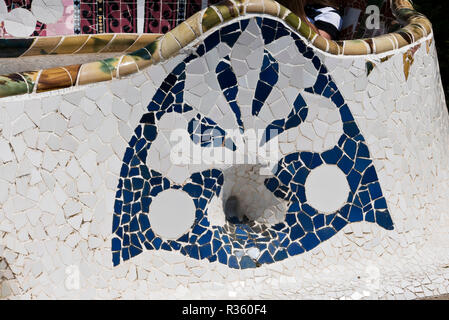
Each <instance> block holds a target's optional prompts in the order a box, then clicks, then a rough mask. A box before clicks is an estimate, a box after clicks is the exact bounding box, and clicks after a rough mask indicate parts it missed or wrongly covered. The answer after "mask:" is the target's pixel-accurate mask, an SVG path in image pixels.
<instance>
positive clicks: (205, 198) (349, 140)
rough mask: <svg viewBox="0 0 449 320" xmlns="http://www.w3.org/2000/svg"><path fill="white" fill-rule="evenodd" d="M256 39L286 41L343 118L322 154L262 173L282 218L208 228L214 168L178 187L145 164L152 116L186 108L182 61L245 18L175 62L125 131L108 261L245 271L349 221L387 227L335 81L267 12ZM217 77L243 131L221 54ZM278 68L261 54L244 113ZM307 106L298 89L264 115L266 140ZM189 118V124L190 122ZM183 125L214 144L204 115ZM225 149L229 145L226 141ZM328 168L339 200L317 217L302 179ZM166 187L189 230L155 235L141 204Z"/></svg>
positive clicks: (216, 188) (225, 38)
mask: <svg viewBox="0 0 449 320" xmlns="http://www.w3.org/2000/svg"><path fill="white" fill-rule="evenodd" d="M255 19H256V22H257V24H258V26H259V28H260V30H261V34H262V37H263V40H264V42H265V45H267V44H270V43H271V42H273V41H275V40H277V39H279V38H281V37H292V38H293V39H294V42H295V44H296V47H297V49H298V54H301V55H303V56H304V57H305V58H306V59H309V60H310V61H312V63H313V65H314V67H315V68H316V70H317V71H318V76H317V79H316V81H315V83H314V85H313V86H311V87H309V88H305V91H306V92H308V93H310V94H314V95H318V96H321V97H324V98H326V99H329V100H330V101H331V102H332V104H333V105H334V106H335V108H337V109H338V110H339V113H340V116H341V121H342V123H343V134H342V135H341V137H340V139H339V141H338V143H337V145H335V146H334V147H333V148H331V149H328V150H327V151H324V152H322V153H314V152H295V153H291V154H288V155H287V156H285V157H284V158H282V159H281V160H280V161H279V163H278V166H277V169H276V172H275V173H274V174H273V176H271V177H270V176H269V177H267V179H266V180H265V187H266V188H267V189H268V190H269V191H270V192H272V193H273V194H274V195H275V196H276V197H278V198H280V199H284V200H286V201H288V212H287V214H286V218H285V221H283V222H282V223H278V224H275V225H256V224H251V223H239V222H238V221H236V222H235V223H233V224H230V223H228V224H226V225H225V226H214V225H211V224H210V222H209V219H208V214H207V207H208V204H209V203H210V201H211V199H212V198H213V197H217V196H218V195H219V194H220V191H221V189H222V186H223V183H224V175H223V172H222V171H221V170H219V169H209V170H205V171H202V172H196V173H193V174H192V175H191V176H190V178H189V179H188V180H187V182H186V183H184V184H183V185H179V184H176V183H174V182H172V181H170V179H168V178H166V177H164V176H163V175H162V174H161V173H159V172H157V171H155V170H152V169H151V168H149V167H148V166H147V165H146V158H147V153H148V151H149V150H150V148H151V145H152V143H153V142H154V141H155V139H156V137H157V135H158V128H157V121H158V120H160V119H161V118H162V117H163V116H164V115H165V114H166V113H170V112H176V113H185V112H187V111H191V110H193V108H192V107H191V106H189V105H188V104H186V103H185V102H184V96H183V93H184V84H185V79H186V66H187V65H188V64H189V63H190V62H192V61H193V60H195V59H197V58H199V57H202V56H203V55H204V54H205V53H206V52H208V51H210V50H212V49H213V48H215V47H216V46H217V45H218V44H219V43H220V42H225V43H227V44H228V45H229V46H230V47H231V48H232V47H233V46H234V44H235V43H236V41H237V39H238V37H239V36H240V34H241V33H242V32H243V31H244V30H245V28H246V27H247V26H248V23H249V21H250V19H245V20H241V21H238V22H235V23H233V24H230V25H228V26H225V27H222V28H221V29H220V30H217V31H215V32H213V33H212V34H211V35H209V36H208V37H207V38H206V39H205V40H204V43H202V44H201V45H200V46H199V47H198V48H197V50H196V52H195V53H194V54H191V55H190V56H188V57H187V58H185V59H184V60H183V61H182V62H181V63H179V64H178V65H177V66H176V67H175V68H174V69H173V71H172V72H171V73H170V74H169V75H168V76H167V77H166V78H165V80H164V81H163V83H162V84H161V86H160V88H159V89H158V90H157V92H156V93H155V95H154V97H153V99H152V101H151V102H150V103H149V105H148V113H146V114H144V115H143V117H142V119H141V121H140V124H139V125H138V126H137V128H136V129H135V131H134V135H133V137H132V138H131V140H130V141H129V145H128V147H127V148H126V150H125V154H124V156H123V165H122V168H121V172H120V179H119V183H118V187H117V193H116V200H115V205H114V215H113V226H112V231H113V234H114V237H113V239H112V260H113V264H114V265H118V264H119V263H120V262H121V261H126V260H128V259H130V258H132V257H134V256H136V255H138V254H140V253H142V252H143V251H144V250H161V249H162V250H166V251H179V252H180V254H183V255H186V256H189V257H191V258H194V259H208V260H209V261H210V262H214V261H218V262H220V263H222V264H226V265H227V266H229V267H230V268H235V269H246V268H255V267H258V266H260V265H263V264H269V263H273V262H276V261H281V260H284V259H287V258H288V257H291V256H295V255H298V254H301V253H303V252H306V251H309V250H311V249H313V248H315V247H316V246H318V245H319V244H320V243H322V242H323V241H326V240H328V239H329V238H331V237H332V236H334V235H335V234H336V233H337V232H339V231H340V230H341V229H342V228H343V227H345V226H346V225H348V224H350V223H354V222H360V221H367V222H372V223H376V224H378V225H379V226H380V227H382V228H385V229H387V230H392V229H393V222H392V219H391V217H390V214H389V212H388V208H387V203H386V201H385V198H384V197H383V195H382V190H381V187H380V184H379V179H378V177H377V174H376V169H375V168H374V165H373V161H372V159H371V157H370V153H369V150H368V146H367V144H366V142H365V140H364V138H363V136H362V134H361V133H360V130H359V128H358V126H357V124H356V122H355V120H354V118H353V116H352V114H351V111H350V109H349V107H348V105H347V104H346V103H345V100H344V98H343V96H342V95H341V93H340V91H339V89H338V88H337V85H336V84H335V82H334V81H333V80H332V78H331V76H330V75H329V74H328V71H327V69H326V66H325V65H324V64H322V63H321V61H320V59H319V58H318V57H317V56H316V55H315V53H314V51H313V49H312V48H310V47H308V46H306V44H305V43H304V42H303V41H302V40H301V39H300V38H299V36H297V35H296V34H295V33H294V32H292V31H290V29H288V28H287V27H285V26H284V25H283V24H282V23H280V22H278V21H275V20H272V19H269V18H255ZM215 72H216V75H217V80H218V83H219V85H220V88H221V90H222V92H223V94H224V95H225V98H226V101H227V102H228V104H229V107H230V109H229V110H230V112H233V114H234V115H235V120H236V123H237V125H238V127H239V129H240V130H241V131H244V130H245V128H244V126H243V122H242V120H241V111H240V107H239V105H238V104H237V101H236V96H237V92H238V84H237V79H236V76H235V74H234V71H233V69H232V67H231V64H230V61H229V57H225V58H223V59H222V60H221V61H219V63H218V65H217V67H216V70H215ZM278 72H279V64H278V62H277V61H276V59H275V58H274V57H273V56H272V55H271V54H270V52H268V51H267V50H265V51H264V57H263V63H262V67H261V70H260V75H259V80H258V82H257V86H256V90H255V94H254V99H253V103H252V114H253V115H254V116H257V115H258V114H259V112H260V110H261V109H262V108H263V107H264V103H265V101H266V99H267V97H268V95H269V94H270V92H271V90H272V87H273V86H274V85H275V84H276V83H277V81H278ZM308 108H309V107H308V106H307V103H306V102H305V101H304V99H303V97H302V96H301V94H298V96H297V98H296V100H295V101H294V103H293V106H292V110H291V112H290V113H289V115H288V116H287V118H285V119H274V120H273V121H272V122H271V123H270V124H269V125H268V127H267V128H266V138H267V140H269V139H271V138H273V137H271V136H268V135H269V133H270V132H272V131H270V129H276V130H277V132H278V134H280V133H281V132H283V131H285V130H288V129H290V128H293V127H297V126H299V125H300V124H301V123H302V122H303V121H304V120H305V119H306V118H307V113H308ZM193 120H195V121H193ZM211 128H213V129H214V132H217V134H218V137H217V136H210V135H209V136H205V135H204V134H203V133H204V130H205V129H211ZM188 131H189V133H190V137H191V139H192V141H193V142H194V143H197V144H201V146H202V147H211V146H213V145H214V143H215V141H223V139H224V137H225V130H224V129H222V128H220V127H219V126H218V124H217V123H215V122H214V121H213V120H212V119H209V118H207V117H204V116H202V115H201V114H198V115H197V116H196V118H195V119H192V121H191V122H189V126H188ZM226 145H227V147H228V148H230V149H232V150H235V145H234V144H233V143H232V142H231V141H228V142H227V143H226ZM323 164H327V165H334V166H337V167H338V168H339V169H340V170H341V171H342V172H343V173H344V174H345V176H346V179H347V182H348V185H349V188H350V192H349V194H348V198H347V202H346V204H344V205H343V207H341V208H340V209H339V210H337V211H335V212H333V213H326V214H325V213H321V212H319V211H318V210H316V209H314V208H313V207H312V206H310V205H309V204H308V203H307V199H306V193H305V187H304V185H305V182H306V179H307V177H308V175H309V173H310V172H311V171H312V170H313V169H315V168H318V167H319V166H321V165H323ZM168 189H178V190H182V191H183V192H185V193H186V194H188V195H189V196H190V197H191V198H192V199H193V202H194V204H195V208H196V212H195V221H194V224H193V225H192V228H191V230H189V231H188V232H187V233H186V234H184V235H182V236H181V237H179V238H178V239H176V240H164V239H162V238H160V237H158V236H157V235H156V234H155V233H154V232H153V230H152V228H151V225H150V220H149V215H151V212H150V211H151V210H150V205H151V202H152V200H153V199H154V198H155V197H157V196H158V194H159V193H161V192H163V191H164V190H168ZM250 248H257V249H258V250H259V252H260V254H259V255H258V257H257V258H251V257H250V256H248V255H246V254H244V255H243V256H242V255H238V256H237V255H236V254H235V251H236V250H239V249H245V250H248V249H250Z"/></svg>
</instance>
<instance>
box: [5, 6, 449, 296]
mask: <svg viewBox="0 0 449 320" xmlns="http://www.w3.org/2000/svg"><path fill="white" fill-rule="evenodd" d="M369 3H370V4H371V2H369ZM373 3H374V2H373ZM376 3H377V4H385V2H383V1H377V2H376ZM364 5H365V6H366V5H367V3H365V2H364ZM382 10H383V11H382V12H383V14H382V19H381V20H382V21H383V22H382V28H383V30H395V31H392V32H390V33H386V34H379V35H378V34H377V33H376V34H371V36H375V37H372V38H364V39H354V40H351V39H352V38H356V37H357V35H358V34H364V35H367V34H368V33H370V32H373V31H372V30H371V29H366V30H362V29H363V28H362V27H363V23H362V26H361V27H360V21H363V19H366V18H367V17H366V16H364V18H363V19H362V20H360V21H359V20H356V21H357V22H356V23H355V22H354V23H353V24H347V26H348V27H347V30H349V31H351V30H352V31H351V32H349V31H347V33H346V35H347V38H348V40H340V41H328V40H326V39H324V38H322V37H320V36H318V35H316V34H315V33H314V32H313V31H312V30H311V29H309V28H308V26H307V25H306V24H304V23H302V22H301V21H300V19H299V18H298V17H297V16H295V15H294V14H292V13H291V12H290V11H289V10H288V9H286V8H284V7H283V6H280V5H279V4H278V3H276V2H274V1H272V0H249V1H225V2H221V3H218V4H214V5H211V6H209V7H207V8H205V9H203V10H201V11H200V12H197V13H195V14H193V15H192V16H191V17H190V18H188V19H187V20H186V21H184V22H181V23H179V24H177V26H176V27H174V28H173V29H171V30H170V31H167V32H166V33H164V34H163V35H145V34H142V35H140V34H139V35H130V37H128V38H127V39H131V40H130V42H127V43H128V44H126V45H125V44H123V45H119V46H117V48H119V49H117V50H115V49H114V50H113V49H110V51H109V52H106V53H105V52H103V53H102V52H101V50H99V49H98V48H99V47H98V46H95V40H94V39H95V38H94V36H88V35H81V36H73V37H67V38H65V37H62V36H61V38H60V40H59V42H58V43H60V44H62V43H64V41H67V43H72V44H76V45H75V47H77V50H74V51H73V52H71V53H72V54H69V55H68V54H67V53H70V52H68V51H64V50H62V49H61V50H62V52H57V49H55V48H57V47H58V46H56V47H53V49H52V50H50V51H54V54H53V55H51V54H50V55H49V54H48V53H49V51H47V50H44V52H39V51H38V50H34V51H33V52H34V54H30V58H31V57H34V58H35V59H37V60H36V61H37V62H36V63H37V65H38V66H40V67H41V68H43V69H40V70H38V68H37V69H35V71H24V68H25V67H24V66H28V65H27V63H28V62H27V60H24V59H26V58H25V57H22V54H20V55H16V56H15V57H16V58H14V55H13V52H15V51H14V50H16V49H14V50H11V51H10V52H11V55H9V56H6V54H5V56H4V57H3V59H4V60H3V61H16V62H17V63H16V65H11V64H9V63H4V64H3V63H2V64H0V70H9V72H1V73H4V74H5V75H3V76H0V96H1V97H2V98H1V99H0V128H1V138H0V157H1V164H0V203H1V209H0V239H1V240H0V258H1V260H0V270H2V277H3V281H2V283H1V291H0V292H1V294H2V297H5V298H46V297H52V298H85V299H88V298H125V299H134V298H144V299H147V298H150V299H151V298H154V299H158V298H166V297H173V298H194V299H201V298H286V297H294V298H297V299H301V298H302V299H304V298H326V299H361V298H367V299H392V298H396V299H397V298H406V299H412V298H416V297H423V296H430V295H437V294H444V293H447V292H449V271H448V270H449V268H448V266H449V248H448V243H449V242H448V240H449V239H448V238H449V234H448V232H447V231H448V230H449V217H448V205H449V201H448V197H447V194H448V192H449V170H448V167H449V166H448V165H449V154H448V152H449V149H448V148H447V146H448V145H449V122H448V121H449V117H448V113H447V110H446V106H445V98H444V95H443V90H442V86H441V79H440V75H439V68H438V60H437V55H436V50H435V44H434V43H433V33H432V29H431V25H430V22H429V21H428V20H427V19H426V18H425V17H424V16H423V15H421V14H419V13H418V12H416V11H415V10H413V7H412V6H411V4H410V3H409V2H408V1H405V0H393V1H390V2H389V4H388V6H382ZM360 12H364V10H363V7H361V10H360ZM357 19H359V18H357ZM351 26H352V27H351ZM354 26H355V27H354ZM357 26H359V27H357ZM100 36H101V35H100ZM122 36H124V35H123V34H122V35H120V36H118V37H117V39H125V38H121V37H122ZM79 37H84V38H82V41H80V40H73V42H71V41H72V40H66V39H80V38H79ZM151 37H153V38H151ZM155 37H157V38H156V39H155ZM47 38H48V39H50V38H51V37H47ZM112 38H114V36H112ZM112 38H111V39H112ZM36 39H38V40H36ZM40 39H46V37H37V38H33V40H32V43H33V45H34V44H35V43H38V41H41V40H40ZM111 39H110V40H111ZM114 39H115V38H114ZM136 39H137V40H136ZM138 39H140V40H138ZM11 40H15V39H11ZM22 40H23V39H22ZM45 41H49V40H45ZM45 41H44V42H45ZM111 41H112V40H111ZM117 41H118V40H117ZM44 42H43V43H44ZM81 42H82V43H83V45H85V44H88V43H90V44H89V45H88V46H86V47H85V50H87V51H89V52H83V51H82V50H83V49H82V47H81V48H80V47H79V44H80V43H81ZM148 42H149V43H148ZM10 43H12V42H10ZM16 43H18V42H16ZM45 43H49V42H45ZM123 43H125V42H123ZM136 43H137V44H136ZM33 45H30V47H27V49H25V50H24V53H23V54H25V55H26V52H27V50H30V49H29V48H31V49H32V48H33ZM132 46H134V47H132ZM136 46H139V48H137V47H136ZM11 47H14V48H17V47H18V45H11ZM68 47H70V45H67V48H68ZM106 47H107V45H105V43H102V45H101V48H102V50H103V49H104V48H106ZM61 48H66V47H65V46H62V47H61ZM72 48H74V47H73V46H72ZM131 48H133V49H136V50H134V51H133V50H131ZM55 50H56V51H55ZM80 50H81V51H80ZM117 52H121V55H120V56H113V55H114V54H116V53H117ZM50 53H51V52H50ZM76 53H78V54H76ZM83 54H86V56H84V57H81V56H82V55H83ZM89 54H95V55H96V56H95V57H97V56H102V55H106V54H107V55H108V56H107V58H106V59H103V60H95V61H89V60H90V59H92V56H89ZM109 55H110V56H109ZM103 58H104V57H103ZM40 59H41V60H40ZM52 59H62V60H57V61H52ZM79 59H86V62H84V63H79V62H80V60H79ZM0 61H1V60H0ZM61 61H62V62H64V63H66V64H65V65H64V64H63V65H57V66H53V67H51V68H46V66H50V65H51V64H55V63H58V62H61ZM73 62H76V63H77V64H73ZM67 64H69V65H67ZM6 73H8V74H6Z"/></svg>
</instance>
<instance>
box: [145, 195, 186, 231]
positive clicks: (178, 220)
mask: <svg viewBox="0 0 449 320" xmlns="http://www.w3.org/2000/svg"><path fill="white" fill-rule="evenodd" d="M149 219H150V224H151V227H152V229H153V231H154V232H155V233H156V234H157V235H158V236H160V237H161V238H164V239H177V238H179V237H180V236H182V235H183V234H184V233H186V232H187V231H188V230H189V229H190V228H191V227H192V225H193V222H194V220H195V204H194V203H193V200H192V198H190V196H189V195H188V194H187V193H185V192H184V191H181V190H175V189H168V190H165V191H162V192H161V193H159V195H158V196H157V197H156V198H154V199H153V201H152V202H151V205H150V214H149Z"/></svg>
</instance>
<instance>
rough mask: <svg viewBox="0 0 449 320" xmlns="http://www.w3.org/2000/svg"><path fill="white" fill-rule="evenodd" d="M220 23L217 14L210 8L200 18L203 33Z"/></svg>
mask: <svg viewBox="0 0 449 320" xmlns="http://www.w3.org/2000/svg"><path fill="white" fill-rule="evenodd" d="M220 22H221V19H220V17H219V16H218V13H217V12H216V11H215V10H214V9H213V8H211V7H209V8H207V9H206V11H204V13H203V16H202V17H201V26H202V30H203V32H206V31H207V30H209V29H211V28H213V27H214V26H216V25H217V24H219V23H220Z"/></svg>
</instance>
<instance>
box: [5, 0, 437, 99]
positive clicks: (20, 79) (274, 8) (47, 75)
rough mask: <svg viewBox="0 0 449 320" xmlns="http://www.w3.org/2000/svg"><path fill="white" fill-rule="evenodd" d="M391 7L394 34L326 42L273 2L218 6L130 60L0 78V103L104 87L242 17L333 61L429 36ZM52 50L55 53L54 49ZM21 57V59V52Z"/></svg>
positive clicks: (405, 9)
mask: <svg viewBox="0 0 449 320" xmlns="http://www.w3.org/2000/svg"><path fill="white" fill-rule="evenodd" d="M391 6H392V10H393V14H395V15H396V17H397V19H399V20H400V21H401V22H402V24H403V25H404V27H403V28H401V29H399V30H398V31H396V32H393V33H389V34H385V35H381V36H378V37H374V38H369V39H359V40H345V41H329V40H327V39H325V38H323V37H321V36H319V35H317V34H316V33H315V32H314V31H313V30H312V29H310V28H309V27H308V25H307V24H305V23H302V22H301V20H300V18H298V17H297V16H296V15H295V14H293V13H292V12H290V11H289V10H288V9H287V8H285V7H283V6H281V5H279V4H278V3H277V2H275V1H272V0H247V1H237V0H236V1H232V0H228V1H223V2H220V3H219V4H216V5H213V6H210V7H208V8H207V9H204V10H202V11H200V12H198V13H196V14H194V15H193V16H191V17H190V18H189V19H187V20H186V21H185V22H183V23H181V24H179V25H178V26H177V27H176V28H174V29H173V30H171V31H169V32H168V33H166V34H165V35H164V36H163V37H161V38H158V39H157V40H155V41H152V42H151V43H150V44H148V45H146V46H145V47H143V48H141V49H139V50H136V51H134V52H132V53H130V54H126V55H122V56H119V57H116V58H110V59H105V60H102V61H96V62H90V63H85V64H82V65H74V66H65V67H60V68H52V69H46V70H37V71H30V72H20V73H17V74H9V75H2V76H0V97H6V96H11V95H19V94H26V93H33V92H42V91H49V90H55V89H60V88H66V87H70V86H75V85H83V84H89V83H95V82H99V81H107V80H111V79H114V78H121V77H124V76H126V75H130V74H133V73H135V72H137V71H138V70H142V69H143V68H146V67H148V66H149V65H151V64H155V63H158V62H159V61H161V60H164V59H168V58H169V57H171V56H173V55H175V54H176V53H177V52H179V51H180V50H181V49H182V48H183V47H185V46H186V45H187V44H189V43H191V42H192V41H194V40H195V39H197V38H199V37H201V36H202V34H203V33H205V32H207V31H208V30H210V29H211V28H214V27H216V26H218V25H220V24H221V23H224V22H225V21H229V20H231V19H234V18H237V17H239V16H242V15H243V16H244V15H248V14H265V15H269V16H273V17H277V18H280V19H282V20H284V21H285V22H286V23H287V24H288V25H289V26H291V27H292V28H294V29H295V30H297V31H298V33H299V34H300V35H301V36H303V37H304V38H305V39H306V41H307V42H309V43H311V44H312V45H313V46H314V47H316V48H317V49H320V50H323V51H325V52H328V53H331V54H335V55H369V54H379V53H384V52H388V51H390V50H394V49H398V48H401V47H403V46H406V45H409V44H412V43H413V42H415V41H417V40H419V39H421V38H423V37H425V36H427V35H428V34H430V33H431V31H432V29H431V24H430V22H429V20H428V19H427V18H426V17H425V16H423V15H422V14H420V13H418V12H417V11H415V10H414V9H413V6H412V5H411V4H410V2H409V1H407V0H391ZM81 37H84V38H82V39H84V40H85V41H87V42H89V41H90V43H92V44H91V45H89V46H87V47H86V50H89V48H91V46H92V48H93V47H95V45H94V43H96V42H97V39H104V38H101V37H99V38H96V37H93V38H89V37H87V36H81ZM105 37H107V36H105ZM130 37H133V36H130ZM144 39H146V38H144ZM144 39H143V40H144ZM28 41H29V40H28ZM34 41H36V44H35V45H33V46H31V48H30V51H29V54H32V52H34V50H33V47H36V49H37V50H41V49H39V48H40V47H39V43H41V42H42V45H43V46H44V48H42V50H45V51H47V50H46V49H45V48H46V46H47V45H49V46H50V47H51V45H50V44H49V42H51V39H50V40H42V39H36V40H34ZM73 41H74V40H73V38H71V37H69V38H67V45H63V44H61V53H69V52H70V51H71V50H72V49H71V48H72V47H71V46H72V45H71V44H69V43H70V42H73ZM74 42H75V43H77V44H76V45H74V46H75V47H77V49H76V50H82V47H78V45H79V42H78V41H74ZM87 42H86V45H87ZM100 42H101V41H100ZM33 43H34V42H33ZM30 45H31V44H30ZM25 47H26V44H25ZM68 48H70V49H68ZM24 49H25V48H24ZM54 50H56V51H58V49H57V48H56V49H54ZM54 50H53V51H54ZM76 50H73V51H76ZM106 50H107V49H106ZM24 51H26V50H24ZM23 54H25V55H26V54H27V52H24V53H23Z"/></svg>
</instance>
